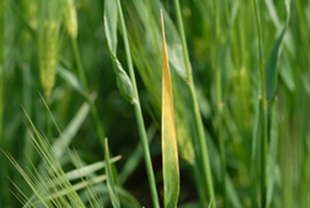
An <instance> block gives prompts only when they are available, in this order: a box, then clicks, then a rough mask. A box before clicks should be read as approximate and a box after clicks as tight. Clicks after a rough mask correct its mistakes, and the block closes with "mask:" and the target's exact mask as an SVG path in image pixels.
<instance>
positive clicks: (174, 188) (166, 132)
mask: <svg viewBox="0 0 310 208" xmlns="http://www.w3.org/2000/svg"><path fill="white" fill-rule="evenodd" d="M162 32H163V74H162V157H163V181H164V205H165V207H167V208H173V207H177V202H178V196H179V191H180V190H179V189H180V176H179V159H178V149H177V138H176V129H175V120H174V106H173V95H172V84H171V77H170V71H169V63H168V55H167V49H166V42H165V30H164V23H163V17H162Z"/></svg>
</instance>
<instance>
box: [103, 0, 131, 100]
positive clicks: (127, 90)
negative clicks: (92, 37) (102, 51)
mask: <svg viewBox="0 0 310 208" xmlns="http://www.w3.org/2000/svg"><path fill="white" fill-rule="evenodd" d="M117 14H118V13H117V4H116V1H114V0H109V1H105V6H104V28H105V34H106V37H107V41H108V46H109V50H110V55H111V59H112V63H113V68H114V72H115V75H116V82H117V87H118V89H119V91H120V93H121V95H122V96H123V97H124V98H125V99H126V100H127V101H128V102H131V103H132V102H134V97H135V96H134V89H133V85H132V83H131V80H130V78H129V76H128V74H127V73H126V71H125V70H124V69H123V67H122V64H121V63H120V62H119V60H118V58H117V56H116V48H117Z"/></svg>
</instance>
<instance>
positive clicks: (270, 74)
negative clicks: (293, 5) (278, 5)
mask: <svg viewBox="0 0 310 208" xmlns="http://www.w3.org/2000/svg"><path fill="white" fill-rule="evenodd" d="M285 30H286V27H285V28H284V29H283V31H282V33H281V35H280V37H279V38H278V40H277V42H276V44H275V45H274V47H273V49H272V51H271V54H270V56H269V58H268V61H267V64H266V66H265V86H266V94H267V100H268V101H269V100H270V99H271V98H272V96H273V95H274V93H275V91H276V88H277V84H278V70H277V65H278V60H279V56H280V53H281V45H282V40H283V37H284V34H285Z"/></svg>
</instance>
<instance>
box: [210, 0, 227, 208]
mask: <svg viewBox="0 0 310 208" xmlns="http://www.w3.org/2000/svg"><path fill="white" fill-rule="evenodd" d="M218 10H219V8H218V1H215V2H214V32H215V36H214V37H215V41H214V42H215V47H214V53H215V54H214V60H213V61H214V70H215V86H216V109H217V114H218V115H217V116H218V129H217V130H218V140H219V150H220V158H221V176H222V177H221V178H222V192H223V207H227V194H226V179H225V175H226V158H225V145H224V138H223V135H222V128H223V122H222V120H223V119H222V112H223V105H222V73H221V68H220V66H219V48H220V41H219V38H218V37H219V33H220V32H219V27H220V24H219V11H218Z"/></svg>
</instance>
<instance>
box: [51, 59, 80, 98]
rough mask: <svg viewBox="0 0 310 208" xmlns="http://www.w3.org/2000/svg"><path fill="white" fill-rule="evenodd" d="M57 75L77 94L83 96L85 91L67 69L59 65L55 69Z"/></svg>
mask: <svg viewBox="0 0 310 208" xmlns="http://www.w3.org/2000/svg"><path fill="white" fill-rule="evenodd" d="M57 74H58V75H59V76H60V77H61V78H62V79H64V80H65V81H66V82H68V83H69V84H70V85H71V86H72V87H73V88H74V89H75V90H76V91H77V92H79V93H81V94H83V93H84V92H85V89H84V87H83V85H82V83H81V82H80V81H79V79H78V78H77V77H76V76H75V75H74V74H73V73H72V72H71V71H70V70H68V69H66V68H64V67H63V66H61V65H59V66H58V67H57Z"/></svg>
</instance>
